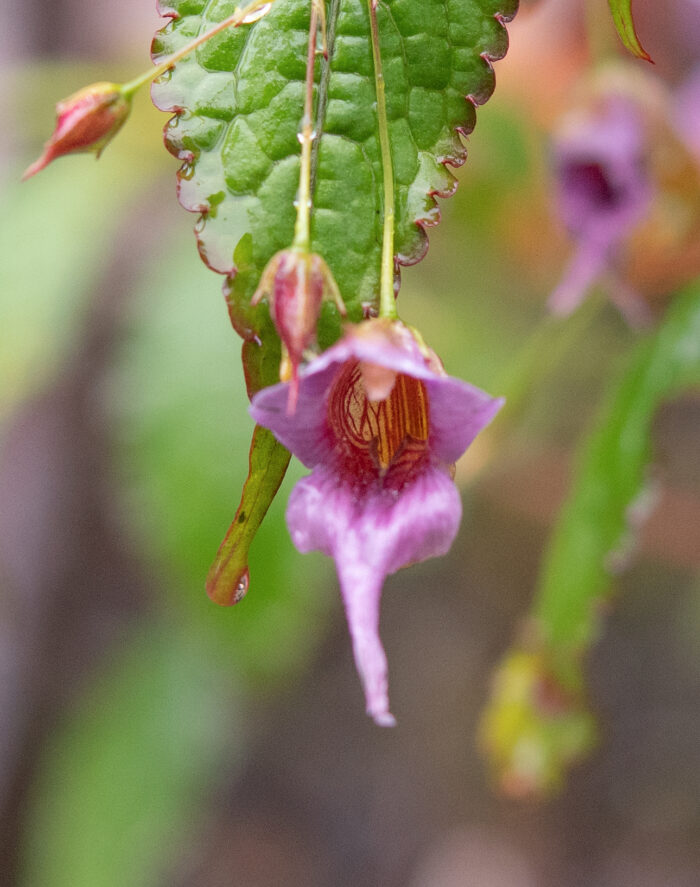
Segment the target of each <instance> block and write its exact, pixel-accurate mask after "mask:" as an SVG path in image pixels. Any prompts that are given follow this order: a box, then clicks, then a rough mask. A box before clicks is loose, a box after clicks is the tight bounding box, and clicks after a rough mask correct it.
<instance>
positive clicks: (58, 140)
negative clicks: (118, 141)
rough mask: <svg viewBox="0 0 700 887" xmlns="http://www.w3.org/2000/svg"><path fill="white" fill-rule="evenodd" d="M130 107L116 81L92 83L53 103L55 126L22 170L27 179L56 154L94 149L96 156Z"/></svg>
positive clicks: (125, 116) (122, 120) (113, 133)
mask: <svg viewBox="0 0 700 887" xmlns="http://www.w3.org/2000/svg"><path fill="white" fill-rule="evenodd" d="M130 110H131V99H130V98H128V97H127V96H125V95H124V94H123V93H122V89H121V87H120V86H119V84H117V83H93V84H92V85H91V86H86V87H84V88H83V89H80V90H78V92H74V93H73V95H70V96H68V98H67V99H63V100H62V101H60V102H59V103H58V104H57V105H56V128H55V129H54V131H53V135H52V136H51V138H50V139H49V140H48V142H47V143H46V145H45V146H44V153H43V154H42V155H41V157H40V158H39V159H38V160H36V161H35V162H34V163H32V165H31V166H30V167H29V168H28V169H27V170H26V171H25V173H24V175H23V176H22V179H28V178H29V177H30V176H33V175H34V174H35V173H37V172H39V171H40V170H42V169H43V168H44V167H45V166H48V164H49V163H51V161H52V160H54V159H55V158H56V157H61V156H62V155H63V154H73V153H78V152H80V151H93V152H94V153H95V154H96V155H97V156H98V157H99V156H100V154H101V153H102V149H103V148H104V147H105V145H106V144H107V142H109V141H110V139H112V138H113V137H114V136H115V135H116V134H117V132H118V131H119V129H121V127H122V125H123V123H124V122H125V120H126V118H127V117H128V116H129V111H130Z"/></svg>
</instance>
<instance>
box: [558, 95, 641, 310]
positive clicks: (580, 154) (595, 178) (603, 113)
mask: <svg viewBox="0 0 700 887" xmlns="http://www.w3.org/2000/svg"><path fill="white" fill-rule="evenodd" d="M645 140H646V135H645V130H644V123H643V120H642V116H641V110H640V108H639V107H638V106H637V105H636V103H634V102H633V101H631V100H630V99H627V98H624V97H623V96H610V97H608V98H607V99H605V100H601V101H600V102H599V104H598V105H597V106H596V107H595V108H594V109H593V110H588V111H586V112H578V113H574V114H572V115H570V116H569V117H568V118H566V120H565V121H564V123H563V125H562V127H561V129H560V131H559V133H558V134H557V136H556V138H555V141H554V145H553V165H554V174H555V177H556V204H557V212H558V214H559V217H560V218H561V220H562V222H563V223H564V225H565V226H566V228H567V229H568V231H569V233H570V234H571V235H572V236H573V237H574V239H575V240H576V243H577V248H576V252H575V254H574V257H573V259H572V261H571V263H570V265H569V267H568V269H567V270H566V272H565V274H564V278H563V280H562V281H561V282H560V283H559V285H558V286H557V288H556V290H555V291H554V292H553V293H552V295H551V297H550V300H549V306H550V308H551V310H552V311H553V312H554V313H556V314H569V313H570V312H571V311H573V310H574V309H575V308H576V307H577V306H578V305H579V303H580V302H581V300H582V299H583V297H584V296H585V294H586V291H587V290H588V288H589V287H590V286H591V284H592V283H593V282H594V281H595V280H596V279H597V278H599V277H600V276H601V275H602V274H603V273H604V272H605V271H607V270H608V268H609V266H610V263H611V260H612V258H613V255H614V251H615V249H616V248H617V247H618V245H619V244H620V242H621V241H622V240H623V239H624V238H625V237H626V235H627V234H629V232H630V231H631V230H632V228H634V226H635V225H636V224H637V223H638V222H640V221H641V220H642V218H643V217H644V215H645V213H646V211H647V209H648V207H649V203H650V201H651V196H652V188H651V183H650V180H649V175H648V172H647V170H646V165H645V157H644V154H645ZM612 296H613V298H615V297H616V296H619V298H618V299H617V301H618V302H619V307H620V309H621V310H622V311H623V313H625V314H627V315H628V317H629V318H630V319H631V320H633V321H639V320H640V319H641V318H640V317H638V316H634V315H635V313H636V314H639V311H641V307H643V306H640V305H639V304H637V305H635V300H634V299H633V298H630V297H631V294H630V292H629V290H627V289H626V287H625V286H624V285H621V286H619V287H616V288H615V291H614V292H613V293H612ZM636 309H639V311H637V310H636ZM630 314H631V315H632V316H631V317H630Z"/></svg>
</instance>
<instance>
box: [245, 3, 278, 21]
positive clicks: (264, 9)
mask: <svg viewBox="0 0 700 887" xmlns="http://www.w3.org/2000/svg"><path fill="white" fill-rule="evenodd" d="M271 9H272V3H265V4H264V5H263V6H261V7H260V8H259V9H256V10H254V11H253V12H251V13H249V14H248V15H247V16H246V17H245V18H242V19H241V24H242V25H252V24H253V22H257V21H258V19H261V18H262V17H263V16H264V15H267V14H268V12H269V11H270V10H271Z"/></svg>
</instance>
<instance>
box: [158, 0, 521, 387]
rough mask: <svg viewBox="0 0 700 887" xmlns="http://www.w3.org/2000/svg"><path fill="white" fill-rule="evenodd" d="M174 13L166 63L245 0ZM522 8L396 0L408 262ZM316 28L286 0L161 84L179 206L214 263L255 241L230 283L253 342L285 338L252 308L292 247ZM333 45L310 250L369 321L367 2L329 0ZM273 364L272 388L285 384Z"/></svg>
mask: <svg viewBox="0 0 700 887" xmlns="http://www.w3.org/2000/svg"><path fill="white" fill-rule="evenodd" d="M170 6H171V10H172V14H173V15H174V16H175V18H174V20H173V22H172V24H170V25H168V26H167V27H166V28H165V29H163V31H161V32H160V35H159V36H158V37H157V39H156V44H155V52H156V58H157V59H158V60H160V59H162V58H164V57H166V56H167V55H169V54H171V53H172V52H174V51H176V50H177V49H179V48H180V47H182V46H183V45H184V44H185V43H186V42H187V41H188V40H189V39H191V38H192V37H193V36H194V35H196V34H199V33H201V32H202V31H203V30H205V29H207V28H209V27H211V26H212V25H213V24H214V23H216V22H218V21H221V20H222V19H223V18H224V17H226V16H227V15H229V14H230V13H231V12H232V11H233V9H234V6H235V2H234V0H218V2H213V3H212V2H205V0H174V2H172V3H171V4H170ZM516 6H517V2H516V0H450V2H447V3H445V2H444V0H387V2H384V3H381V4H380V6H379V9H378V19H379V30H380V43H381V50H382V56H383V63H384V74H385V79H386V85H387V110H388V116H389V121H390V139H391V145H392V156H393V162H394V172H395V184H396V199H397V216H396V252H397V258H398V261H399V262H400V263H403V264H410V263H413V262H416V261H418V260H419V259H420V258H421V257H422V255H423V254H424V252H425V249H426V246H427V237H426V234H425V230H424V229H425V228H426V227H428V226H430V225H434V224H436V223H437V221H438V219H439V211H438V208H437V204H436V200H435V196H434V195H448V194H450V193H452V192H453V191H454V188H455V179H454V177H453V175H452V174H451V173H450V172H449V170H448V169H447V165H448V164H452V165H457V164H460V163H461V162H462V161H463V160H464V158H465V149H464V146H463V145H462V143H461V140H460V136H459V132H463V133H467V132H469V131H470V130H471V129H472V127H473V126H474V122H475V110H474V107H475V105H477V104H480V103H482V102H484V101H486V99H487V98H488V97H489V96H490V94H491V92H492V90H493V86H494V77H493V71H492V68H491V65H490V61H489V59H496V58H500V57H502V56H503V54H504V53H505V51H506V48H507V35H506V32H505V29H504V27H503V21H504V20H505V19H506V18H508V17H510V16H512V14H513V13H514V12H515V9H516ZM308 23H309V3H308V2H300V0H276V2H275V3H274V4H273V6H272V9H271V11H270V12H269V13H268V14H267V15H266V16H265V17H264V18H262V19H261V20H259V21H258V22H256V23H255V24H252V25H246V26H242V27H240V28H238V29H236V30H228V31H226V32H223V33H222V34H220V35H218V36H217V37H215V38H213V39H212V40H211V41H209V42H207V43H206V44H204V45H203V46H201V47H200V48H199V49H198V50H197V51H196V52H195V53H193V54H192V55H190V56H188V57H187V58H185V59H184V60H183V61H181V62H179V63H178V64H177V65H176V66H175V68H174V71H173V73H172V76H170V77H169V78H168V79H167V80H166V81H165V82H161V83H159V84H157V85H156V86H155V87H154V91H153V95H154V100H155V101H156V103H157V104H158V106H159V107H161V108H163V109H166V110H171V111H176V116H175V117H174V118H173V119H172V120H171V121H170V124H169V125H168V127H167V130H166V142H167V145H168V147H169V149H170V150H171V151H172V152H173V153H174V154H175V155H176V156H178V157H179V158H180V159H182V160H183V161H184V166H183V168H182V169H181V171H180V173H179V195H180V200H181V202H182V203H183V205H184V206H185V207H186V208H187V209H190V210H192V211H195V212H199V213H202V216H203V220H202V222H201V223H200V225H198V239H199V244H200V251H201V253H202V255H203V257H204V258H205V260H206V261H207V262H208V263H209V264H210V265H211V267H213V268H214V269H216V270H218V271H221V272H223V273H227V274H231V273H232V272H233V266H234V261H233V253H234V249H235V248H236V245H237V244H239V242H241V240H242V238H244V237H247V238H248V241H247V245H246V247H245V253H246V255H245V265H246V269H247V270H246V273H240V274H238V275H237V276H236V277H235V278H234V279H233V280H232V282H231V283H230V287H229V302H230V306H231V316H232V320H233V322H234V325H235V326H236V328H237V329H238V331H239V332H240V333H241V334H242V335H243V336H244V338H246V339H247V340H248V341H249V342H256V343H259V342H260V341H262V342H263V343H264V344H265V343H267V342H268V341H271V340H272V339H273V338H276V337H273V336H272V334H271V333H272V331H271V328H270V324H269V318H268V316H267V309H266V308H265V307H264V306H261V307H260V308H258V309H255V310H253V309H251V308H250V306H249V300H250V297H251V295H252V293H253V291H254V289H255V286H256V285H257V281H258V279H259V277H260V273H261V271H262V269H263V268H264V266H265V264H266V263H267V261H268V260H269V259H270V258H271V256H272V255H273V254H274V253H275V252H277V251H278V250H280V249H283V248H285V247H287V246H288V245H289V244H290V242H291V240H292V235H293V226H294V218H295V210H294V198H295V195H296V190H297V184H298V173H299V142H298V139H297V132H298V129H299V123H300V119H301V115H302V108H303V81H304V74H305V58H306V48H307V31H308ZM328 46H329V60H328V63H324V62H322V61H320V60H319V62H318V65H317V72H316V83H317V89H316V104H317V108H318V118H319V119H318V120H317V126H316V129H317V132H319V133H320V134H321V135H320V138H319V139H318V140H317V145H318V148H317V152H316V154H315V157H314V169H313V179H314V215H313V220H312V246H313V249H314V250H315V251H316V252H318V253H320V254H321V255H322V256H323V257H324V258H325V259H326V261H327V262H328V264H329V266H330V268H331V270H332V272H333V274H334V275H335V278H336V280H337V282H338V285H339V287H340V290H341V292H342V295H343V298H344V300H345V304H346V305H347V307H348V309H349V314H350V316H351V317H352V318H355V319H359V318H360V317H361V314H362V304H363V303H370V304H375V303H376V299H377V293H378V279H379V264H380V253H381V240H382V238H381V222H382V205H381V188H380V187H379V186H378V183H381V179H382V172H381V162H380V153H379V142H378V135H377V122H376V112H375V93H374V79H373V63H372V51H371V45H370V35H369V18H368V13H367V6H366V2H365V0H329V3H328ZM465 96H468V97H469V100H467V101H465ZM236 264H239V263H238V261H237V262H236ZM339 329H340V327H339V318H338V315H337V311H336V309H335V308H334V307H333V306H330V305H327V306H325V308H324V314H323V317H322V322H321V331H320V338H321V340H322V341H321V344H322V345H326V344H329V343H330V342H331V341H333V339H334V338H335V337H337V335H338V333H339ZM256 347H259V345H256ZM271 347H272V348H274V347H275V346H274V344H272V345H271ZM262 350H265V349H264V348H263V349H262ZM249 357H250V355H248V358H249ZM273 363H274V362H272V361H271V362H270V369H269V370H268V371H267V372H265V373H264V374H263V376H262V377H261V378H260V379H259V382H260V383H262V384H270V383H271V382H273V381H275V370H276V368H273V366H272V364H273Z"/></svg>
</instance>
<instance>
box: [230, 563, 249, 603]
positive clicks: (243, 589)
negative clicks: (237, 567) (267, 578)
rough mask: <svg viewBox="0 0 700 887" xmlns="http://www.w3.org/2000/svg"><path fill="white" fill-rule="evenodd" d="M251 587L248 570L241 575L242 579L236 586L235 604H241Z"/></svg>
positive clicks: (234, 593)
mask: <svg viewBox="0 0 700 887" xmlns="http://www.w3.org/2000/svg"><path fill="white" fill-rule="evenodd" d="M249 585H250V573H249V572H248V568H247V567H246V569H245V570H244V572H243V573H241V577H240V579H239V580H238V582H237V584H236V588H235V590H234V592H233V602H234V604H238V603H240V601H242V600H243V598H244V597H245V596H246V594H248V586H249Z"/></svg>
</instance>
